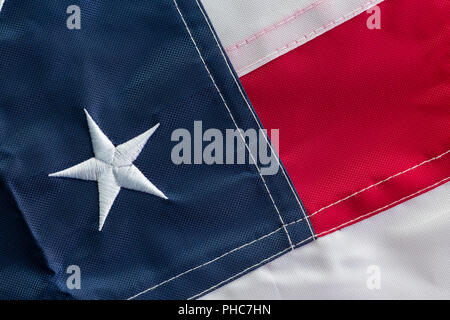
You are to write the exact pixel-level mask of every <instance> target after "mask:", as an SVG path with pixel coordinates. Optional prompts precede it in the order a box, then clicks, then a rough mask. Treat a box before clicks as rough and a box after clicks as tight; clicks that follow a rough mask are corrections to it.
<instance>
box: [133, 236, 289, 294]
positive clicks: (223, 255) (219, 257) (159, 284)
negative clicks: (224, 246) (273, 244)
mask: <svg viewBox="0 0 450 320" xmlns="http://www.w3.org/2000/svg"><path fill="white" fill-rule="evenodd" d="M282 229H283V228H278V229H276V230H274V231H272V232H270V233H268V234H266V235H264V236H262V237H260V238H258V239H255V240H253V241H251V242H248V243H246V244H244V245H242V246H240V247H237V248H235V249H233V250H231V251H228V252H226V253H224V254H222V255H221V256H218V257H217V258H214V259H213V260H210V261H208V262H205V263H203V264H201V265H199V266H197V267H194V268H192V269H189V270H186V271H184V272H182V273H180V274H178V275H176V276H174V277H172V278H170V279H167V280H165V281H163V282H161V283H158V284H157V285H154V286H153V287H151V288H148V289H146V290H144V291H142V292H139V293H138V294H136V295H134V296H132V297H130V298H128V299H127V300H132V299H134V298H136V297H138V296H140V295H141V294H144V293H146V292H148V291H152V290H153V289H156V288H158V287H160V286H162V285H163V284H166V283H168V282H170V281H172V280H175V279H177V278H179V277H181V276H184V275H185V274H187V273H189V272H191V271H194V270H197V269H200V268H201V267H204V266H206V265H208V264H211V263H213V262H215V261H217V260H219V259H222V258H223V257H225V256H227V255H229V254H230V253H233V252H236V251H239V250H241V249H243V248H245V247H247V246H249V245H252V244H253V243H255V242H258V241H260V240H263V239H265V238H267V237H270V236H271V235H273V234H275V233H277V232H279V231H281V230H282Z"/></svg>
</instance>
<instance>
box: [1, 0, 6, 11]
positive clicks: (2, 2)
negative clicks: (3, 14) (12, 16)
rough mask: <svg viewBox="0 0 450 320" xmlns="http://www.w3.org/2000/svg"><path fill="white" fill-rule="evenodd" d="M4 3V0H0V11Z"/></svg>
mask: <svg viewBox="0 0 450 320" xmlns="http://www.w3.org/2000/svg"><path fill="white" fill-rule="evenodd" d="M4 3H5V0H0V11H2V8H3V4H4Z"/></svg>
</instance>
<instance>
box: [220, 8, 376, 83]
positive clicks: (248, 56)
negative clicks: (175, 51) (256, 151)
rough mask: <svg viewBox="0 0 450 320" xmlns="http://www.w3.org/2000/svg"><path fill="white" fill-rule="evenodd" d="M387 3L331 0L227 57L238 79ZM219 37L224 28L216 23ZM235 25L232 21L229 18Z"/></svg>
mask: <svg viewBox="0 0 450 320" xmlns="http://www.w3.org/2000/svg"><path fill="white" fill-rule="evenodd" d="M382 1H384V0H371V1H369V0H329V1H324V2H321V3H320V5H317V6H314V7H311V8H309V10H305V11H304V12H302V15H301V16H299V17H297V18H296V19H291V20H289V22H287V23H282V24H279V25H278V26H277V27H276V28H271V29H270V32H264V34H262V35H261V36H259V37H256V38H254V39H252V41H247V42H245V43H241V44H240V45H239V46H238V47H235V48H233V49H228V50H227V54H228V56H229V58H230V60H231V62H232V64H233V66H234V68H235V69H236V72H237V74H238V75H239V76H243V75H245V74H247V73H249V72H251V71H253V70H255V69H257V68H259V67H260V66H262V65H264V64H266V63H268V62H270V61H272V60H273V59H275V58H277V57H279V56H281V55H283V54H285V53H287V52H289V51H291V50H293V49H295V48H297V47H299V46H301V45H303V44H305V43H306V42H308V41H310V40H312V39H314V38H316V37H317V36H319V35H321V34H323V33H325V32H327V31H329V30H331V29H333V28H334V27H336V26H338V25H340V24H342V23H344V22H346V21H348V20H350V19H351V18H353V17H355V16H357V15H359V14H360V13H362V12H364V11H366V10H368V9H370V8H371V7H373V6H375V5H377V4H379V3H381V2H382ZM211 19H212V22H213V24H214V25H215V27H216V29H217V32H218V34H219V35H220V34H221V30H220V28H224V27H225V24H224V23H223V22H222V23H220V24H219V23H214V20H215V17H214V16H213V17H211ZM230 23H232V17H230Z"/></svg>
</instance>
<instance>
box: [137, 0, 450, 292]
mask: <svg viewBox="0 0 450 320" xmlns="http://www.w3.org/2000/svg"><path fill="white" fill-rule="evenodd" d="M173 1H174V3H175V5H176V7H177V10H178V12H179V13H180V15H181V12H180V11H179V8H178V5H177V3H176V0H173ZM196 2H197V5H198V6H199V8H200V9H201V7H200V5H199V3H198V0H196ZM201 11H202V14H203V15H204V17H205V18H206V16H205V14H204V12H203V10H201ZM181 18H182V20H183V22H184V23H185V26H186V27H187V25H186V22H185V20H184V18H183V16H182V15H181ZM206 21H207V22H208V25H209V26H210V24H209V21H208V20H206ZM210 28H211V26H210ZM187 31H188V33H189V34H191V33H190V30H189V29H188V28H187ZM211 31H212V30H211ZM213 35H214V38H216V36H215V34H214V33H213ZM191 40H193V41H194V39H193V38H191ZM216 41H217V39H216ZM194 43H195V42H194ZM219 48H220V46H219ZM196 49H197V50H198V48H196ZM220 49H221V48H220ZM197 52H198V51H197ZM221 52H222V54H223V51H222V50H221ZM200 58H201V60H203V58H202V56H201V55H200ZM224 58H225V57H224ZM203 61H204V60H203ZM225 61H226V62H227V65H228V67H229V64H228V61H227V60H226V58H225ZM205 67H206V68H207V66H206V64H205ZM207 71H209V69H207ZM232 75H233V78H235V77H234V74H232ZM212 80H213V79H212ZM238 88H239V90H240V91H241V89H240V86H239V85H238ZM219 92H220V91H219ZM241 93H242V91H241ZM242 95H243V93H242ZM243 97H244V100H245V101H246V102H247V99H245V96H244V95H243ZM247 105H248V102H247ZM248 106H249V105H248ZM226 107H228V106H227V105H226ZM249 108H250V106H249ZM250 110H251V108H250ZM251 111H252V113H253V110H251ZM230 116H231V117H232V115H231V114H230ZM255 120H256V118H255ZM256 122H257V123H258V125H259V122H258V121H256ZM448 153H450V150H448V151H447V152H445V153H443V154H441V155H439V156H437V157H435V158H432V159H430V160H427V161H426V163H427V162H430V161H433V160H436V159H438V158H440V157H442V156H444V155H445V154H448ZM255 163H256V162H255ZM423 164H425V163H421V164H419V165H417V166H414V167H412V168H414V169H415V168H417V167H418V166H420V165H423ZM281 167H282V166H281ZM412 168H410V169H409V170H408V169H407V170H408V171H411V170H413V169H412ZM283 172H284V171H283ZM405 172H406V170H405ZM405 172H403V173H405ZM398 175H400V174H396V175H394V176H398ZM449 179H450V177H447V178H445V179H443V180H441V181H439V182H437V183H435V184H433V185H431V186H429V187H426V188H424V189H422V190H419V191H417V192H415V193H413V194H411V195H409V196H406V197H404V198H402V199H400V200H397V201H394V202H392V203H391V204H389V205H387V206H384V207H382V208H379V209H377V210H374V211H372V212H370V213H367V214H365V215H362V216H359V217H358V218H356V219H353V220H350V221H348V222H346V223H343V224H341V225H339V226H337V227H335V228H331V229H330V230H327V231H323V232H321V233H319V234H317V235H316V236H320V235H324V234H326V233H329V232H330V231H332V230H335V229H337V228H340V227H343V226H344V225H347V224H349V223H352V222H354V221H357V220H360V219H362V218H364V217H366V216H368V215H371V214H373V213H376V212H377V211H381V210H383V209H385V208H387V207H389V206H392V205H394V204H396V203H398V202H401V201H403V200H405V199H407V198H410V197H413V196H414V195H416V194H419V193H421V192H423V191H425V190H427V189H430V188H433V187H434V186H437V185H438V184H440V183H443V182H444V181H446V180H449ZM385 180H386V179H385ZM287 181H288V182H289V180H287ZM386 181H387V180H386ZM378 184H379V183H378ZM290 185H291V184H290ZM294 194H295V192H294ZM295 195H296V194H295ZM296 198H297V197H296ZM299 204H300V203H299ZM302 211H303V212H304V210H303V208H302ZM316 213H317V212H316ZM311 216H312V215H311ZM305 218H306V216H305ZM303 220H304V219H300V220H297V221H294V222H291V223H288V224H286V225H284V224H283V227H280V228H278V229H276V230H274V231H272V232H270V233H268V234H267V235H264V236H262V237H260V238H258V239H255V240H253V241H251V242H249V243H246V244H244V245H242V246H240V247H238V248H235V249H233V250H231V251H228V252H226V253H224V254H222V255H221V256H219V257H216V258H214V259H213V260H210V261H208V262H206V263H203V264H201V265H199V266H197V267H194V268H192V269H189V270H187V271H185V272H183V273H180V274H178V275H177V276H174V277H172V278H170V279H167V280H165V281H163V282H161V283H159V284H157V285H155V286H153V287H150V288H148V289H146V290H144V291H141V292H140V293H138V294H136V295H134V296H132V297H130V298H128V300H132V299H134V298H136V297H138V296H140V295H142V294H144V293H147V292H149V291H151V290H153V289H156V288H158V287H159V286H162V285H164V284H166V283H168V282H170V281H172V280H175V279H177V278H179V277H181V276H183V275H185V274H187V273H190V272H192V271H194V270H197V269H199V268H201V267H203V266H206V265H208V264H210V263H213V262H215V261H217V260H219V259H221V258H223V257H225V256H227V255H229V254H231V253H233V252H236V251H239V250H241V249H243V248H244V247H247V246H249V245H251V244H253V243H255V242H258V241H260V240H262V239H264V238H266V237H269V236H271V235H273V234H275V233H277V232H279V231H280V230H282V229H284V230H286V227H287V226H290V225H293V224H296V223H299V222H301V221H303ZM308 225H309V222H308ZM310 239H313V240H315V236H314V233H312V236H310V237H309V238H306V239H304V240H302V241H300V242H298V243H296V244H295V245H293V246H294V247H297V246H299V245H300V244H302V243H304V242H306V241H308V240H310ZM290 249H292V246H290V247H288V248H286V249H284V250H282V251H281V252H279V253H278V254H275V255H274V256H272V257H269V258H266V259H264V260H263V261H262V262H260V263H258V264H256V265H254V266H252V267H250V268H247V269H251V268H255V267H257V266H259V265H260V264H264V263H265V262H266V261H268V260H270V259H272V258H274V257H276V256H278V255H281V254H282V253H284V252H286V251H288V250H290ZM247 269H246V271H247ZM246 271H241V272H240V273H238V274H236V275H235V276H234V277H237V276H239V275H240V274H242V273H245V272H246ZM231 279H233V277H231V278H229V279H228V280H231ZM228 280H225V281H222V282H221V283H220V284H222V283H224V282H226V281H228ZM220 284H219V285H220ZM219 285H216V286H219ZM216 286H214V288H215V287H216ZM212 288H213V287H212ZM208 290H210V289H208ZM208 290H205V291H203V292H202V293H201V294H203V293H205V292H207V291H208ZM201 294H197V295H195V296H193V297H191V298H189V299H192V298H195V297H198V296H199V295H201Z"/></svg>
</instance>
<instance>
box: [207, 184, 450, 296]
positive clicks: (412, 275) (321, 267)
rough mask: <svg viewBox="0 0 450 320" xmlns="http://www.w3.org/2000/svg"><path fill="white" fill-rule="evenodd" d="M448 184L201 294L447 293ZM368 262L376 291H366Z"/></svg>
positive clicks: (449, 277) (449, 261) (449, 283)
mask: <svg viewBox="0 0 450 320" xmlns="http://www.w3.org/2000/svg"><path fill="white" fill-rule="evenodd" d="M449 240H450V183H446V184H444V185H441V186H439V187H438V188H436V189H433V190H431V191H429V192H427V193H425V194H422V195H420V196H418V197H416V198H413V199H411V200H409V201H407V202H404V203H402V204H400V205H398V206H396V207H394V208H391V209H389V210H387V211H385V212H383V213H380V214H378V215H376V216H374V217H371V218H370V219H367V220H364V221H361V222H359V223H357V224H354V225H352V226H349V227H347V228H345V229H342V230H341V231H337V232H335V233H332V234H330V235H327V236H325V237H323V238H319V240H318V241H315V242H313V243H310V244H308V245H306V246H303V247H301V248H299V249H297V250H294V251H292V252H289V253H287V254H286V255H284V256H282V257H280V258H278V259H277V260H275V261H272V262H270V263H269V264H266V265H265V266H262V267H260V268H259V269H257V270H255V271H253V272H251V273H249V274H247V275H245V276H243V277H242V278H240V279H237V280H235V281H234V282H232V283H230V284H228V285H226V286H224V287H222V288H219V289H217V290H216V291H214V292H212V293H210V294H208V295H206V296H205V297H204V298H205V299H400V298H402V299H450V273H449V272H448V270H450V259H449V243H450V242H449ZM371 266H377V267H378V268H379V270H380V285H381V287H380V289H369V287H368V286H367V281H368V279H369V278H370V277H371V275H370V274H368V273H367V272H368V269H369V271H370V267H371Z"/></svg>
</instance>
